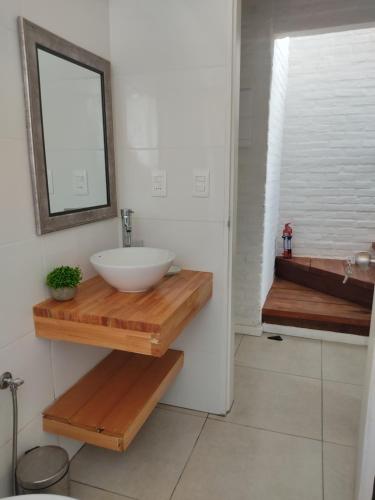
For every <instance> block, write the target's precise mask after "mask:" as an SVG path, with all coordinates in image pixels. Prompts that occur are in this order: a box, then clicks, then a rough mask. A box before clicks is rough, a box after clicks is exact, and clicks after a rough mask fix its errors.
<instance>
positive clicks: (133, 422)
mask: <svg viewBox="0 0 375 500" xmlns="http://www.w3.org/2000/svg"><path fill="white" fill-rule="evenodd" d="M183 358H184V354H183V352H181V351H175V350H171V349H170V350H168V351H167V352H166V353H165V354H164V356H162V357H161V358H151V357H149V356H143V355H140V354H130V353H127V352H123V351H113V352H112V353H111V354H110V355H109V356H107V357H106V358H105V359H104V360H103V361H101V362H100V363H99V364H98V365H97V366H96V367H94V368H93V369H92V370H91V371H90V372H89V373H88V374H87V375H85V376H84V377H83V378H82V379H81V380H79V381H78V382H77V383H76V384H75V385H74V386H73V387H71V388H70V389H69V390H68V391H66V392H65V394H63V395H62V396H61V397H60V398H58V399H57V400H56V401H55V402H54V403H53V404H52V405H51V406H50V407H49V408H47V409H46V410H45V411H44V413H43V428H44V430H45V431H46V432H52V433H55V434H59V435H62V436H66V437H70V438H72V439H78V440H79V441H84V442H86V443H90V444H93V445H96V446H101V447H104V448H109V449H112V450H116V451H124V450H125V449H126V448H127V447H128V446H129V444H130V443H131V441H132V440H133V439H134V437H135V436H136V434H137V432H138V431H139V429H140V428H141V427H142V425H143V424H144V422H145V421H146V419H147V418H148V416H149V415H150V413H151V412H152V410H153V409H154V408H155V406H156V404H157V403H158V401H159V400H160V399H161V398H162V396H163V395H164V393H165V392H166V390H167V388H168V387H169V385H170V384H171V383H172V382H173V380H174V379H175V377H176V375H177V374H178V372H179V371H180V370H181V368H182V366H183Z"/></svg>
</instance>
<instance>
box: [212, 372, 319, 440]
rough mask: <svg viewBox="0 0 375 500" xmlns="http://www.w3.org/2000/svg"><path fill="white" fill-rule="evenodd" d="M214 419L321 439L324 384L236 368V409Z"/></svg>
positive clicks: (279, 374) (297, 377) (234, 405)
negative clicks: (322, 386)
mask: <svg viewBox="0 0 375 500" xmlns="http://www.w3.org/2000/svg"><path fill="white" fill-rule="evenodd" d="M210 418H214V419H219V420H224V421H227V422H233V423H237V424H242V425H248V426H252V427H258V428H262V429H268V430H272V431H276V432H284V433H287V434H292V435H296V436H304V437H310V438H313V439H321V438H322V426H321V381H320V380H314V379H312V378H305V377H299V376H294V375H287V374H284V373H274V372H268V371H265V370H254V369H253V368H248V367H247V366H236V370H235V384H234V403H233V407H232V410H231V412H230V413H229V414H228V415H227V416H226V417H218V416H215V415H210Z"/></svg>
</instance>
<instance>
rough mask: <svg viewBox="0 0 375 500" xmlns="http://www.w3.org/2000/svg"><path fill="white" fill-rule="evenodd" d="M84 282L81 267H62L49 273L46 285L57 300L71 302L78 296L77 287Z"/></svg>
mask: <svg viewBox="0 0 375 500" xmlns="http://www.w3.org/2000/svg"><path fill="white" fill-rule="evenodd" d="M81 281H82V271H81V269H80V268H79V267H70V266H60V267H55V269H54V270H53V271H51V272H50V273H48V275H47V278H46V285H47V286H48V287H49V289H50V291H51V295H52V297H53V298H54V299H56V300H70V299H72V298H73V297H74V296H75V294H76V289H77V286H78V285H79V284H80V283H81Z"/></svg>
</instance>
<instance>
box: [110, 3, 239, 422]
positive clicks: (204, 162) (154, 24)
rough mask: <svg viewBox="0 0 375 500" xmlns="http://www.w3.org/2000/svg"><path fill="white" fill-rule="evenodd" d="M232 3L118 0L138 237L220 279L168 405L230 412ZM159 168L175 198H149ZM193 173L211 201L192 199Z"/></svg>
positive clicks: (121, 117) (126, 140)
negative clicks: (204, 178)
mask: <svg viewBox="0 0 375 500" xmlns="http://www.w3.org/2000/svg"><path fill="white" fill-rule="evenodd" d="M232 4H233V2H232V0H204V1H198V0H193V1H186V0H167V1H165V0H159V1H155V0H111V1H110V13H111V22H110V26H111V60H112V64H113V68H114V82H115V83H114V99H115V101H116V107H115V129H116V132H115V134H116V157H117V163H118V165H120V167H121V171H120V177H119V199H120V204H121V205H122V206H130V207H131V208H133V209H134V210H135V219H134V222H135V238H136V239H143V240H144V242H145V244H146V245H153V246H162V247H168V248H171V249H172V250H173V251H174V252H176V254H177V263H178V264H180V265H182V266H184V267H186V268H190V269H199V270H206V271H212V272H213V273H214V295H213V298H212V300H211V301H210V304H209V305H208V306H207V307H206V308H205V310H203V311H202V312H201V313H200V314H199V316H198V317H197V318H196V319H195V320H194V321H193V322H192V323H191V325H189V327H188V328H187V329H186V330H185V331H184V333H183V334H182V336H181V337H180V338H179V339H178V340H177V341H176V343H175V347H177V348H181V349H183V350H184V351H185V356H186V362H185V368H184V370H183V372H182V374H181V375H180V376H179V377H178V381H177V383H176V384H175V385H174V387H173V388H172V390H171V391H170V392H169V393H168V395H167V396H166V398H165V401H167V402H168V403H172V404H176V405H181V406H185V407H189V408H194V409H197V410H205V411H213V412H220V413H222V412H224V411H225V410H226V409H227V405H228V401H226V389H227V387H226V385H227V377H226V373H227V367H228V359H227V358H228V349H229V341H230V339H229V332H228V331H227V330H228V328H227V324H228V313H227V303H228V289H227V286H226V283H227V279H228V278H227V276H228V274H227V273H228V256H227V251H228V229H227V226H226V219H227V212H228V196H229V182H228V178H229V173H230V164H229V158H230V156H229V151H230V127H229V123H230V113H231V89H230V79H231V57H232V54H231V51H232V48H231V44H232ZM152 168H161V169H165V170H166V171H167V184H168V196H167V197H166V198H152V197H151V172H150V170H151V169H152ZM194 168H209V169H210V197H209V198H193V197H192V180H193V169H194Z"/></svg>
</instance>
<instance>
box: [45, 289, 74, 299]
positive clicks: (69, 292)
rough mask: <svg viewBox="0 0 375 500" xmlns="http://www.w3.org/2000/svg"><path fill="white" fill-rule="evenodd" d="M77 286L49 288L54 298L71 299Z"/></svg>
mask: <svg viewBox="0 0 375 500" xmlns="http://www.w3.org/2000/svg"><path fill="white" fill-rule="evenodd" d="M76 291H77V288H76V287H75V288H71V287H64V288H50V292H51V295H52V297H53V298H54V299H55V300H60V301H64V300H71V299H73V298H74V297H75V294H76Z"/></svg>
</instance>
